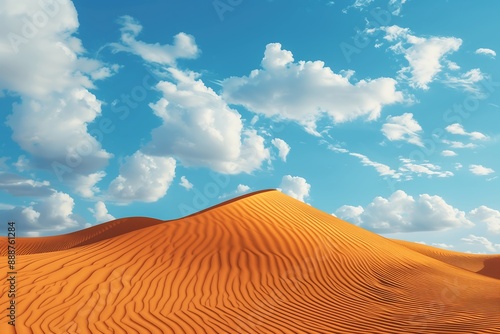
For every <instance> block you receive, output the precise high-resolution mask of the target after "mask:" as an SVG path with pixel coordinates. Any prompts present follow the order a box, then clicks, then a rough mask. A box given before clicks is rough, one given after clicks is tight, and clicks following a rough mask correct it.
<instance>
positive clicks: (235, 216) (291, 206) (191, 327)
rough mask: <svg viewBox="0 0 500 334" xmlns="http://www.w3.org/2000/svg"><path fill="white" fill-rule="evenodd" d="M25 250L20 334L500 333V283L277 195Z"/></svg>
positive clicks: (122, 223) (106, 228)
mask: <svg viewBox="0 0 500 334" xmlns="http://www.w3.org/2000/svg"><path fill="white" fill-rule="evenodd" d="M18 243H19V244H20V245H21V244H22V243H24V244H25V245H24V248H22V247H21V248H22V252H23V254H24V255H18V264H17V270H18V288H17V289H18V298H17V310H18V316H17V327H16V330H17V333H34V334H36V333H123V334H129V333H137V334H139V333H141V334H142V333H158V334H163V333H339V334H340V333H342V334H349V333H355V334H359V333H397V334H400V333H454V334H458V333H467V334H471V333H491V334H493V333H498V332H499V331H500V318H499V317H498V314H499V311H500V280H499V279H495V278H494V277H488V275H483V274H481V273H480V271H481V268H479V265H477V263H476V262H474V263H472V262H471V263H472V264H471V263H466V264H465V265H463V266H460V265H459V263H458V262H460V261H459V257H457V258H456V259H455V260H454V262H453V263H452V261H447V260H446V259H450V257H446V256H444V257H439V256H433V255H432V252H431V251H428V252H427V253H426V251H424V250H422V249H420V251H419V249H416V248H412V247H411V245H406V244H404V242H397V241H393V240H389V239H386V238H383V237H381V236H379V235H377V234H374V233H371V232H369V231H366V230H363V229H361V228H359V227H357V226H354V225H352V224H349V223H347V222H344V221H342V220H340V219H338V218H336V217H333V216H331V215H329V214H327V213H324V212H322V211H319V210H317V209H314V208H313V207H310V206H308V205H306V204H304V203H302V202H299V201H297V200H294V199H292V198H290V197H288V196H286V195H284V194H282V193H280V192H278V191H266V192H259V193H256V194H252V195H250V196H246V197H243V198H239V199H237V200H233V201H231V202H229V203H225V204H223V205H219V206H216V207H214V208H211V209H208V210H205V211H203V212H200V213H198V214H195V215H191V216H188V217H185V218H182V219H178V220H174V221H168V222H161V221H157V220H152V219H148V218H133V219H131V220H128V222H127V221H126V220H125V219H121V220H117V221H114V222H110V223H107V224H103V225H100V226H96V227H95V228H92V229H86V230H83V231H79V232H75V233H73V234H68V235H64V236H57V237H48V238H32V239H19V241H18ZM4 245H5V238H3V240H2V251H3V250H4V247H3V246H4ZM492 259H493V257H492ZM488 260H489V259H488ZM0 261H1V264H0V267H1V269H2V270H4V272H6V271H7V268H6V262H7V261H5V257H2V259H0ZM457 263H458V265H457ZM475 269H477V272H476V270H475ZM490 276H491V275H490ZM7 289H8V288H7V284H6V283H5V282H3V284H2V285H1V292H0V293H1V296H2V299H1V300H2V305H6V303H7V300H6V297H5V296H6V291H7ZM7 329H8V326H7V325H6V322H5V321H4V322H3V323H1V324H0V332H1V333H4V332H5V331H6V330H7Z"/></svg>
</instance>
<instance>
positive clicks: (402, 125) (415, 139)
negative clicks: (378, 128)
mask: <svg viewBox="0 0 500 334" xmlns="http://www.w3.org/2000/svg"><path fill="white" fill-rule="evenodd" d="M421 132H422V127H421V126H420V124H418V122H417V121H416V120H415V119H414V118H413V114H411V113H404V114H403V115H400V116H389V117H387V121H386V123H385V124H384V125H383V126H382V133H383V134H384V136H385V137H386V138H387V139H389V140H390V141H394V140H402V141H406V142H408V143H410V144H415V145H417V146H423V145H424V144H423V143H422V139H421V138H420V133H421Z"/></svg>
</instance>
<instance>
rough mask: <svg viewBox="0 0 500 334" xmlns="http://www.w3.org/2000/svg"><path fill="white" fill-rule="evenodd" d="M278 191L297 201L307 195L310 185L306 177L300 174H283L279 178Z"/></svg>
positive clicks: (303, 199)
mask: <svg viewBox="0 0 500 334" xmlns="http://www.w3.org/2000/svg"><path fill="white" fill-rule="evenodd" d="M278 190H279V191H281V192H283V193H284V194H287V195H288V196H291V197H293V198H295V199H297V200H299V201H302V202H304V201H305V199H306V198H307V197H309V191H310V190H311V185H310V184H309V183H307V181H306V179H304V178H303V177H300V176H291V175H285V176H283V178H282V179H281V184H280V187H279V188H278Z"/></svg>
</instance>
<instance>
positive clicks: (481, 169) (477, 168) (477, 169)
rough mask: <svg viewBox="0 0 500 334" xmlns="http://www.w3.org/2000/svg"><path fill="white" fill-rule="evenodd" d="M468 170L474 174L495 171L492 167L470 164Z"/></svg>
mask: <svg viewBox="0 0 500 334" xmlns="http://www.w3.org/2000/svg"><path fill="white" fill-rule="evenodd" d="M469 171H470V172H471V173H472V174H474V175H490V174H492V173H495V171H494V170H493V169H491V168H488V167H484V166H482V165H470V166H469Z"/></svg>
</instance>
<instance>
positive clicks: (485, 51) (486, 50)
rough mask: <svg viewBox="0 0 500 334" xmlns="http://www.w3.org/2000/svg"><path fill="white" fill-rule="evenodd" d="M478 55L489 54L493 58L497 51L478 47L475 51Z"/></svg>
mask: <svg viewBox="0 0 500 334" xmlns="http://www.w3.org/2000/svg"><path fill="white" fill-rule="evenodd" d="M475 53H476V54H478V55H486V56H490V57H492V58H495V57H496V56H497V53H496V52H495V51H493V50H492V49H487V48H479V49H477V50H476V52H475Z"/></svg>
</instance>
